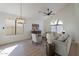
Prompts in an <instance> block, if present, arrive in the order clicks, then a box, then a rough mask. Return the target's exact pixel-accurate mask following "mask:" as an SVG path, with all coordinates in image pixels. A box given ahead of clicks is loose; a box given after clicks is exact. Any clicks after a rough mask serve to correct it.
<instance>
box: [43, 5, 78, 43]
mask: <svg viewBox="0 0 79 59" xmlns="http://www.w3.org/2000/svg"><path fill="white" fill-rule="evenodd" d="M75 6H76V5H75V4H68V5H67V6H66V7H64V8H63V9H62V10H60V11H59V13H57V14H56V15H54V16H51V17H49V18H48V19H47V20H45V21H44V31H45V32H48V31H50V22H51V21H52V20H56V19H60V20H62V21H63V27H64V29H65V30H66V32H67V33H69V34H70V35H71V36H72V39H73V40H75V42H78V41H79V39H78V38H79V35H78V34H79V31H78V29H77V28H78V27H79V26H78V25H79V24H78V23H79V21H78V19H79V18H78V19H77V18H76V12H77V11H75ZM78 11H79V10H78ZM78 17H79V16H78ZM78 43H79V42H78Z"/></svg>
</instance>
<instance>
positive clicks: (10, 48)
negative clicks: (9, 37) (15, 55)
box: [0, 45, 18, 56]
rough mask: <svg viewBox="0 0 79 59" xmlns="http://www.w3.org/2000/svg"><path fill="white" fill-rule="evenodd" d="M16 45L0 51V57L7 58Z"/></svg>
mask: <svg viewBox="0 0 79 59" xmlns="http://www.w3.org/2000/svg"><path fill="white" fill-rule="evenodd" d="M17 46H18V45H14V46H12V47H8V48H5V49H3V50H0V56H8V55H9V54H10V53H11V52H12V51H13V50H14V49H15V48H16V47H17Z"/></svg>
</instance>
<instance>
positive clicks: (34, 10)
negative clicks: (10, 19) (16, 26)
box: [0, 3, 67, 19]
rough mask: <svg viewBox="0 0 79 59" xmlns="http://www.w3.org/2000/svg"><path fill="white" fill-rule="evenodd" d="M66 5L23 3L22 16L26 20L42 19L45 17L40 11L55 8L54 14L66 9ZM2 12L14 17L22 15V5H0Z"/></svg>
mask: <svg viewBox="0 0 79 59" xmlns="http://www.w3.org/2000/svg"><path fill="white" fill-rule="evenodd" d="M66 5H67V4H66V3H23V4H22V16H24V17H26V18H34V19H39V18H40V19H41V18H43V17H44V16H43V15H42V14H40V13H39V11H40V10H45V9H47V8H50V9H52V8H54V12H55V13H57V12H58V11H59V10H61V9H62V8H64V7H65V6H66ZM0 12H5V13H9V14H13V15H17V16H18V15H20V3H0Z"/></svg>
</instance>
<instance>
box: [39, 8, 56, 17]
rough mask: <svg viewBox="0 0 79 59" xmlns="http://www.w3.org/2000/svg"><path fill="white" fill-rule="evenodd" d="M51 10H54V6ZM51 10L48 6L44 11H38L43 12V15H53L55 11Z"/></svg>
mask: <svg viewBox="0 0 79 59" xmlns="http://www.w3.org/2000/svg"><path fill="white" fill-rule="evenodd" d="M53 10H54V8H53ZM53 10H50V9H49V8H48V9H46V11H39V13H43V14H45V15H47V16H50V15H55V13H54V11H53Z"/></svg>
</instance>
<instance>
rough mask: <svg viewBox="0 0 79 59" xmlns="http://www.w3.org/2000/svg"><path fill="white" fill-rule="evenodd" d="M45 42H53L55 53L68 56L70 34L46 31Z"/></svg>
mask: <svg viewBox="0 0 79 59" xmlns="http://www.w3.org/2000/svg"><path fill="white" fill-rule="evenodd" d="M46 38H47V42H48V43H49V44H51V43H55V53H56V54H57V55H61V56H68V55H69V51H70V47H71V42H72V40H71V36H70V35H69V34H67V33H66V34H59V33H53V32H52V33H47V34H46ZM64 39H65V40H64Z"/></svg>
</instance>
